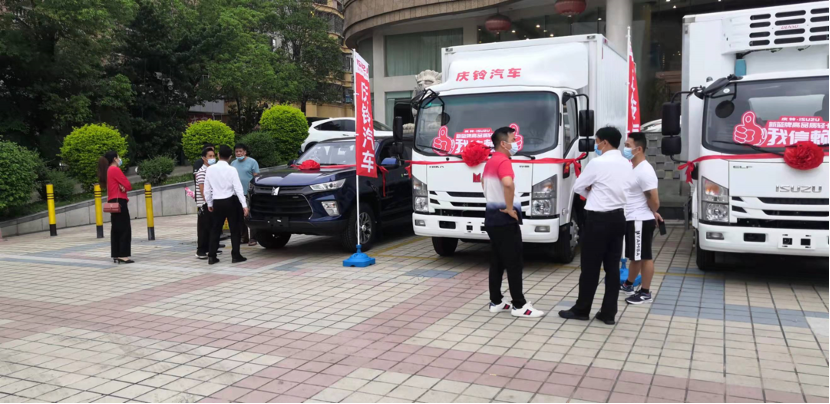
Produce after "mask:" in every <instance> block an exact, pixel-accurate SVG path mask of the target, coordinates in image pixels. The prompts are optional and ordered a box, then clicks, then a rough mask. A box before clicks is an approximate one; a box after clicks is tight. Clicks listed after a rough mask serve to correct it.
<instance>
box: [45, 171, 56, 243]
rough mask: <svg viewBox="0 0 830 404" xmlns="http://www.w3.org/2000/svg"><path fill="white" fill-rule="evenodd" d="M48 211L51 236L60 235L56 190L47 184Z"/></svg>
mask: <svg viewBox="0 0 830 404" xmlns="http://www.w3.org/2000/svg"><path fill="white" fill-rule="evenodd" d="M46 209H48V210H49V235H50V236H57V235H58V225H57V223H56V222H55V190H54V188H53V187H52V184H46Z"/></svg>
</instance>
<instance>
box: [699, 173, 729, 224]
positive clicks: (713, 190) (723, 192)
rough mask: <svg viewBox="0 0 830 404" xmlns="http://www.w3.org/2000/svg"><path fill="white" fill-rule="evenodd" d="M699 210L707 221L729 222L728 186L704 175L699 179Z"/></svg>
mask: <svg viewBox="0 0 830 404" xmlns="http://www.w3.org/2000/svg"><path fill="white" fill-rule="evenodd" d="M700 201H701V202H700V212H701V214H702V216H703V220H705V221H707V222H721V223H727V222H729V188H726V187H724V186H721V185H718V184H716V183H714V182H712V181H710V180H709V179H707V178H706V177H703V178H702V180H701V181H700Z"/></svg>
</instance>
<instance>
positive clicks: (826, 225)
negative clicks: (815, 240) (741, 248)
mask: <svg viewBox="0 0 830 404" xmlns="http://www.w3.org/2000/svg"><path fill="white" fill-rule="evenodd" d="M738 226H743V227H760V228H766V229H799V230H828V229H830V222H828V221H826V220H825V221H810V222H807V221H799V220H765V219H738Z"/></svg>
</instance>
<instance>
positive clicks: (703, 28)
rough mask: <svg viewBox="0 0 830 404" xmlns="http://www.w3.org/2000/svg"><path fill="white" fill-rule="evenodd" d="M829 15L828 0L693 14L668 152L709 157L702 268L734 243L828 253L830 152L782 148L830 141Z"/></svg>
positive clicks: (666, 126) (695, 191) (696, 199)
mask: <svg viewBox="0 0 830 404" xmlns="http://www.w3.org/2000/svg"><path fill="white" fill-rule="evenodd" d="M827 16H828V9H827V3H826V2H819V3H806V4H797V5H791V6H780V7H770V8H760V9H751V10H741V11H734V12H726V13H715V14H707V15H702V16H687V17H685V19H684V39H683V58H684V60H683V86H684V88H688V89H689V91H687V92H685V94H678V95H676V98H680V99H681V100H682V104H681V103H678V102H673V103H668V104H667V105H664V113H663V122H662V131H663V134H664V135H666V136H667V137H665V138H664V139H663V153H664V154H667V155H671V156H673V158H674V159H675V160H676V161H678V162H685V161H694V160H696V159H701V158H702V159H703V160H701V161H698V162H697V163H696V166H695V168H694V171H693V172H692V175H691V178H692V184H691V197H692V199H691V203H690V204H689V205H690V213H691V218H692V225H693V226H694V227H695V229H696V231H695V245H696V253H697V265H698V267H699V268H701V269H703V270H706V269H713V268H716V267H717V259H718V257H719V256H720V255H722V254H723V253H743V254H747V253H749V254H772V255H798V256H815V257H827V256H828V242H830V240H829V239H828V195H830V193H828V187H827V185H828V178H830V173H828V160H827V157H826V156H825V157H824V159H823V162H822V163H821V164H819V165H818V167H815V168H813V169H809V170H801V169H796V168H793V167H790V166H788V165H787V164H786V163H785V161H784V159H783V155H784V153H785V151H786V150H787V149H788V148H791V147H794V146H795V144H796V143H798V142H800V141H809V142H813V143H815V144H817V145H819V146H820V147H822V148H823V151H824V152H825V153H826V152H827V142H828V98H830V97H828V72H829V71H828V46H827V45H828V35H827V29H828V23H827ZM681 115H682V121H681ZM770 154H771V156H772V157H770V158H757V157H759V156H761V157H763V156H765V155H770ZM742 157H743V158H742Z"/></svg>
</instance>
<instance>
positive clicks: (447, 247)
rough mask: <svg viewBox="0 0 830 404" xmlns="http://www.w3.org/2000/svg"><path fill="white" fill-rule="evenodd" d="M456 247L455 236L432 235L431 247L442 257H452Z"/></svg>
mask: <svg viewBox="0 0 830 404" xmlns="http://www.w3.org/2000/svg"><path fill="white" fill-rule="evenodd" d="M457 247H458V239H457V238H448V237H433V238H432V248H434V249H435V252H436V253H438V255H440V256H442V257H452V256H453V254H455V249H456V248H457Z"/></svg>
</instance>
